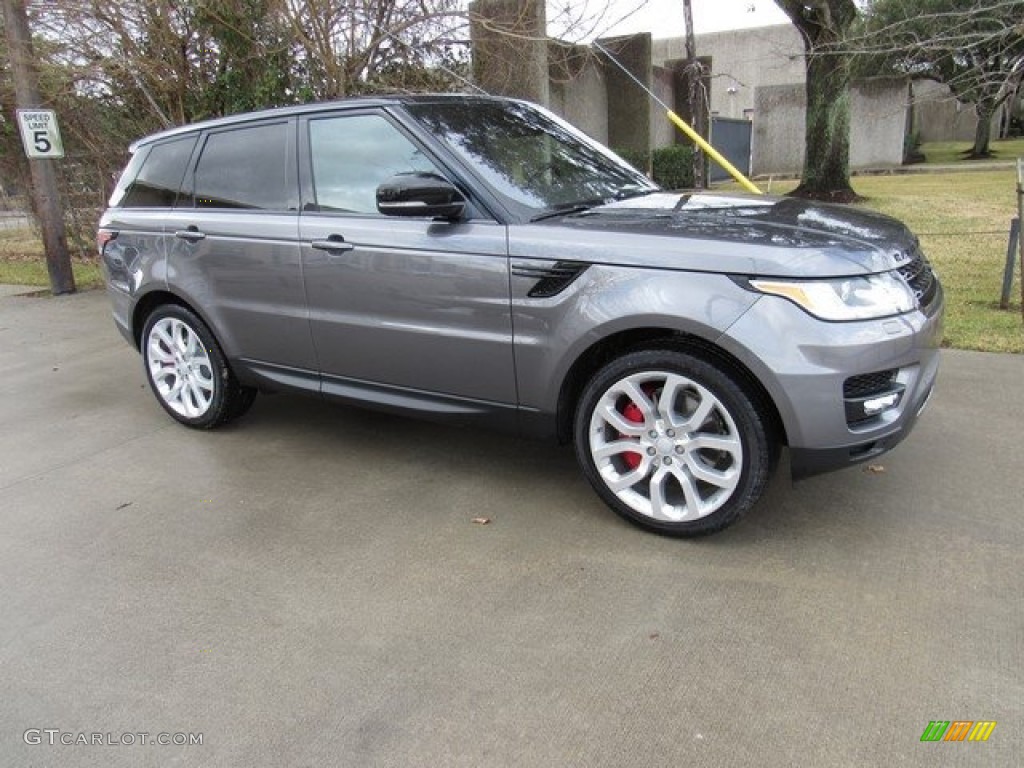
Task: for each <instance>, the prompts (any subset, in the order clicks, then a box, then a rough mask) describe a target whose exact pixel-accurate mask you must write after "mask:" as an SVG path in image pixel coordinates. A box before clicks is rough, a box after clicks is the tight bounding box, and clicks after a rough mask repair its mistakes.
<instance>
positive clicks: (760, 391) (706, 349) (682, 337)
mask: <svg viewBox="0 0 1024 768" xmlns="http://www.w3.org/2000/svg"><path fill="white" fill-rule="evenodd" d="M645 349H671V350H675V351H679V352H684V353H686V354H689V355H693V356H694V357H697V358H700V359H701V360H703V361H704V362H706V363H708V364H710V365H714V366H715V367H717V368H719V369H720V370H722V371H724V372H725V373H727V374H728V375H730V376H731V378H733V380H735V381H736V382H737V383H738V384H739V385H740V386H742V387H743V388H744V390H745V391H746V392H747V394H748V395H750V396H751V398H753V399H754V400H755V401H756V403H757V405H759V406H760V407H761V408H762V410H763V412H764V414H765V415H766V417H767V419H768V421H769V424H768V425H767V426H768V427H769V429H770V430H771V432H772V433H773V434H775V435H776V436H777V437H778V439H779V440H780V441H781V442H782V443H783V444H786V443H787V442H788V441H787V438H786V429H785V424H784V422H783V420H782V416H781V414H780V412H779V409H778V407H777V406H776V404H775V401H774V399H773V398H772V396H771V395H770V394H769V392H768V390H767V389H766V388H765V386H764V384H762V383H761V381H760V379H758V377H757V376H756V375H754V373H753V372H752V371H751V370H750V369H749V368H748V367H747V366H746V365H744V364H743V362H742V361H740V360H739V359H738V358H737V357H735V356H734V355H732V354H730V353H729V352H728V351H726V350H725V349H723V348H722V347H720V346H719V345H717V344H715V343H713V342H711V341H709V340H707V339H705V338H703V337H701V336H697V335H695V334H692V333H684V332H681V331H677V330H674V329H671V328H657V327H647V328H632V329H628V330H623V331H619V332H617V333H613V334H611V335H609V336H606V337H604V338H603V339H601V340H599V341H597V342H595V343H594V344H592V345H591V346H589V347H588V348H587V349H585V350H584V351H583V353H582V354H580V355H579V357H577V358H576V360H575V361H574V362H573V364H572V365H571V366H570V368H569V371H568V373H567V374H566V375H565V378H564V379H563V380H562V385H561V387H560V389H559V393H558V411H557V415H556V429H557V436H558V440H559V442H561V443H569V442H571V441H572V432H573V419H574V418H575V415H576V408H577V406H578V404H579V400H580V396H581V395H582V394H583V389H584V387H586V385H587V382H588V381H590V379H591V378H592V377H593V375H594V374H595V373H596V372H597V371H598V370H599V369H600V368H602V367H603V366H604V365H606V364H607V363H609V362H611V361H612V360H614V359H615V358H617V357H620V356H622V355H624V354H627V353H629V352H637V351H641V350H645Z"/></svg>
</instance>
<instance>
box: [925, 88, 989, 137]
mask: <svg viewBox="0 0 1024 768" xmlns="http://www.w3.org/2000/svg"><path fill="white" fill-rule="evenodd" d="M1001 117H1002V115H1001V112H1000V113H998V114H997V115H996V116H995V117H994V118H993V120H992V137H993V138H995V137H997V136H998V135H999V125H1000V121H1001ZM977 127H978V115H977V113H976V112H975V111H974V105H973V104H964V103H963V102H960V101H958V100H957V98H956V97H955V96H954V95H953V92H952V91H950V90H949V86H948V85H944V84H943V83H937V82H935V81H934V80H918V81H916V82H915V83H914V130H915V131H916V132H917V133H918V134H919V135H920V137H921V141H972V142H973V141H974V132H975V130H977Z"/></svg>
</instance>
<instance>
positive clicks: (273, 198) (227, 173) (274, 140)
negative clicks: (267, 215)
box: [194, 122, 296, 211]
mask: <svg viewBox="0 0 1024 768" xmlns="http://www.w3.org/2000/svg"><path fill="white" fill-rule="evenodd" d="M288 131H289V124H288V123H287V122H279V123H270V124H266V125H255V126H248V127H243V128H233V129H231V130H228V131H221V132H220V133H214V134H211V135H210V137H209V138H208V139H207V140H206V145H205V146H204V147H203V154H202V155H200V157H199V164H198V165H197V166H196V173H195V187H194V195H195V206H196V208H232V209H239V208H240V209H248V210H265V211H285V210H288V209H289V208H294V205H293V204H292V201H294V199H295V196H296V195H295V194H294V192H293V188H294V187H295V186H296V185H295V183H294V182H293V180H292V179H291V174H290V172H289V171H290V164H289V162H288Z"/></svg>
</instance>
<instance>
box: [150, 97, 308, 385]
mask: <svg viewBox="0 0 1024 768" xmlns="http://www.w3.org/2000/svg"><path fill="white" fill-rule="evenodd" d="M295 125H296V122H295V119H294V118H287V117H285V118H278V119H270V120H264V121H260V122H254V123H245V124H242V125H238V126H229V127H225V128H223V129H218V130H214V131H210V132H208V133H206V134H205V135H204V136H203V138H202V140H201V143H200V147H199V149H198V160H197V161H196V162H195V164H194V169H193V172H192V174H191V176H190V178H189V179H187V180H186V184H185V190H186V194H184V195H183V196H182V199H181V200H180V202H179V205H178V207H177V208H175V210H174V211H173V212H172V213H171V215H170V217H169V222H168V228H169V232H170V234H171V237H169V238H168V242H169V243H170V248H171V255H170V259H169V268H168V276H167V277H168V281H169V282H170V283H171V284H172V285H173V286H175V287H176V288H177V289H178V290H179V291H181V292H183V293H184V294H185V295H186V298H188V299H189V300H190V301H192V302H194V306H196V307H199V308H200V310H201V311H202V312H203V313H204V314H205V315H206V317H207V319H208V320H209V321H210V322H211V323H212V324H213V326H214V328H213V330H214V333H215V334H217V336H218V338H219V340H220V342H221V344H222V345H223V346H224V348H225V351H226V352H227V354H228V355H229V356H230V357H232V358H235V359H239V360H242V361H244V363H246V364H247V365H248V366H249V367H251V368H254V369H257V370H260V371H261V372H262V373H264V374H266V375H267V376H269V378H279V379H283V380H288V379H289V378H290V377H292V376H300V377H305V378H307V379H309V380H310V381H311V382H312V385H313V386H315V376H316V374H315V369H316V357H315V355H314V353H313V345H312V340H311V339H310V335H309V319H308V313H307V310H306V297H305V288H304V285H303V280H302V264H301V259H300V254H299V245H298V232H299V215H298V213H299V212H298V205H299V204H298V199H299V194H298V171H297V168H296V161H295V157H296V149H295ZM275 371H276V373H275Z"/></svg>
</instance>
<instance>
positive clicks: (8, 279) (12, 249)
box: [0, 227, 103, 290]
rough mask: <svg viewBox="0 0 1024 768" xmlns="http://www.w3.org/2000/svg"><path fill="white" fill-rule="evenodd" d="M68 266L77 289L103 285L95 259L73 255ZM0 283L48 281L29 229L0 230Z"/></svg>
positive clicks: (42, 284) (40, 249) (42, 283)
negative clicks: (73, 275)
mask: <svg viewBox="0 0 1024 768" xmlns="http://www.w3.org/2000/svg"><path fill="white" fill-rule="evenodd" d="M71 268H72V270H73V271H74V273H75V284H76V285H77V286H78V288H79V289H80V290H84V289H87V288H97V287H99V286H100V285H102V284H103V275H102V274H101V273H100V265H99V263H98V262H97V261H96V260H95V259H82V258H73V259H72V260H71ZM0 283H7V284H9V285H37V286H39V287H41V288H45V287H46V286H48V285H49V284H50V277H49V275H48V274H47V272H46V259H45V256H44V251H43V244H42V243H41V242H40V241H39V238H38V237H37V236H36V235H35V234H34V233H33V232H32V230H31V229H29V228H27V227H26V228H16V229H0Z"/></svg>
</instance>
